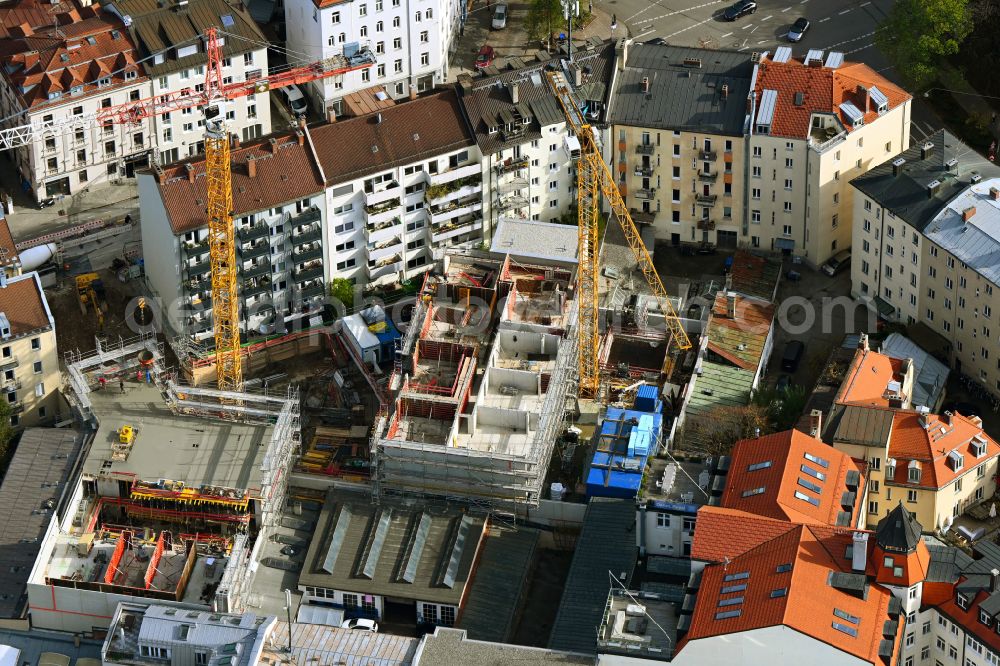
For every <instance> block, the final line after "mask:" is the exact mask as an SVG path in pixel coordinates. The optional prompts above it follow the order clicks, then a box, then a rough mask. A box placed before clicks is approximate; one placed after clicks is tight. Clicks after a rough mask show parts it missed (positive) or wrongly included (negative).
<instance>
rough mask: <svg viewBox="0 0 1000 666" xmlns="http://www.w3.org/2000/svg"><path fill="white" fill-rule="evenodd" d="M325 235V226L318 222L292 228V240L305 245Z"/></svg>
mask: <svg viewBox="0 0 1000 666" xmlns="http://www.w3.org/2000/svg"><path fill="white" fill-rule="evenodd" d="M322 237H323V227H322V226H320V225H318V224H310V225H308V226H301V227H295V228H294V229H293V230H292V242H293V243H294V244H296V245H303V244H305V243H310V242H312V241H317V240H319V239H321V238H322Z"/></svg>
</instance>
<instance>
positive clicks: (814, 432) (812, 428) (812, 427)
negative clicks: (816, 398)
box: [809, 409, 823, 439]
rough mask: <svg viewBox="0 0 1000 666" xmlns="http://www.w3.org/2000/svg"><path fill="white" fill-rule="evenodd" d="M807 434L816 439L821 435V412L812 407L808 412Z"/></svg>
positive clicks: (820, 437)
mask: <svg viewBox="0 0 1000 666" xmlns="http://www.w3.org/2000/svg"><path fill="white" fill-rule="evenodd" d="M809 435H810V436H812V437H815V438H816V439H822V436H823V412H821V411H820V410H818V409H814V410H812V411H811V412H809Z"/></svg>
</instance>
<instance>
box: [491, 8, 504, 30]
mask: <svg viewBox="0 0 1000 666" xmlns="http://www.w3.org/2000/svg"><path fill="white" fill-rule="evenodd" d="M490 27H492V28H493V29H494V30H503V29H504V28H506V27H507V5H497V8H496V11H494V12H493V23H491V24H490Z"/></svg>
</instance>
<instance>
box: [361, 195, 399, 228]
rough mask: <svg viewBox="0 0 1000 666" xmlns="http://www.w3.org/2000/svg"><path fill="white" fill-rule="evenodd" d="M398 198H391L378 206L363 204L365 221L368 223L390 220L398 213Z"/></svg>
mask: <svg viewBox="0 0 1000 666" xmlns="http://www.w3.org/2000/svg"><path fill="white" fill-rule="evenodd" d="M398 209H399V198H398V197H397V198H395V199H392V200H390V201H387V202H385V203H382V204H379V205H378V206H365V216H366V221H367V222H369V223H379V222H385V221H386V220H391V219H392V218H393V217H395V216H396V215H397V213H398Z"/></svg>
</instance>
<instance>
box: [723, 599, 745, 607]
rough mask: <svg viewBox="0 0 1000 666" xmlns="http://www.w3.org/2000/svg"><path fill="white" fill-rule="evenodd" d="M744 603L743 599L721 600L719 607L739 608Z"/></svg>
mask: <svg viewBox="0 0 1000 666" xmlns="http://www.w3.org/2000/svg"><path fill="white" fill-rule="evenodd" d="M742 603H743V597H730V598H728V599H719V606H739V605H740V604H742Z"/></svg>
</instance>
